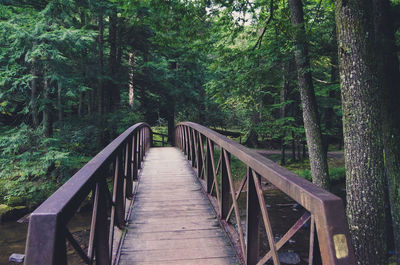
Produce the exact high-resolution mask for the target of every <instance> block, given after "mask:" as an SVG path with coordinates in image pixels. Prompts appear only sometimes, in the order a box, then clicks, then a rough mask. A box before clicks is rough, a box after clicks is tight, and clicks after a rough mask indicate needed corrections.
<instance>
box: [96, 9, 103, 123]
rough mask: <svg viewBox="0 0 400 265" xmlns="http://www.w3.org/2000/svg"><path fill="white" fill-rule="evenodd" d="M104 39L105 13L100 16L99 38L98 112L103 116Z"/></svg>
mask: <svg viewBox="0 0 400 265" xmlns="http://www.w3.org/2000/svg"><path fill="white" fill-rule="evenodd" d="M103 37H104V26H103V13H100V14H99V36H98V47H99V86H98V88H97V112H98V114H99V115H100V116H101V115H103V88H104V80H103V77H104V62H103V57H104V56H103V44H104V43H103V42H104V41H103Z"/></svg>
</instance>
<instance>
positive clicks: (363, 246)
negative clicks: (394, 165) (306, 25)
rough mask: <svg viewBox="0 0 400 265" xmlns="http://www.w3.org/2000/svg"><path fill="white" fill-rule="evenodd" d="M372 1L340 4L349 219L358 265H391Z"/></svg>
mask: <svg viewBox="0 0 400 265" xmlns="http://www.w3.org/2000/svg"><path fill="white" fill-rule="evenodd" d="M373 15H374V5H373V4H372V1H360V0H352V1H343V0H339V1H337V2H336V25H337V36H338V53H339V70H340V77H341V94H342V111H343V133H344V148H345V165H346V191H347V217H348V222H349V228H350V233H351V237H352V241H353V245H354V249H355V254H356V258H357V261H358V264H377V265H379V264H382V265H383V264H387V245H386V237H387V235H386V230H385V200H384V190H385V175H384V174H385V172H384V164H383V159H382V154H383V137H382V129H383V128H382V124H381V118H382V116H381V105H382V103H383V102H382V93H381V92H380V91H381V87H380V79H379V75H378V74H377V73H378V68H377V67H378V66H377V61H378V60H379V59H380V58H378V57H377V56H376V54H375V48H376V46H375V41H376V37H377V35H376V34H375V32H374V24H373V20H372V19H370V18H371V17H373Z"/></svg>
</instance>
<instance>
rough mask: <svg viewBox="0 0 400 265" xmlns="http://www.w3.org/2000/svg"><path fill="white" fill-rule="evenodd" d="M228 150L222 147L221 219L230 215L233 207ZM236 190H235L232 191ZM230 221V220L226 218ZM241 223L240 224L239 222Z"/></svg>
mask: <svg viewBox="0 0 400 265" xmlns="http://www.w3.org/2000/svg"><path fill="white" fill-rule="evenodd" d="M225 152H226V151H225V150H224V149H223V148H222V147H221V155H222V160H221V219H225V218H226V217H227V216H228V213H229V210H230V208H231V195H230V185H229V178H228V167H227V164H228V161H226V159H225V155H224V153H225ZM228 159H230V154H229V153H228ZM232 192H234V191H232ZM226 221H228V220H226ZM238 225H240V224H238Z"/></svg>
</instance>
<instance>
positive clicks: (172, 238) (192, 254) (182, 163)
mask: <svg viewBox="0 0 400 265" xmlns="http://www.w3.org/2000/svg"><path fill="white" fill-rule="evenodd" d="M128 223H129V224H128V226H127V232H126V234H125V238H124V239H123V242H122V247H121V250H120V258H119V264H120V265H127V264H187V265H190V264H238V263H239V262H238V259H237V258H236V252H235V250H234V249H233V247H232V246H231V245H230V242H229V240H228V238H227V237H226V235H225V233H224V231H223V229H222V228H221V227H220V225H219V222H218V218H217V216H216V214H215V212H214V210H213V208H212V206H211V204H210V202H209V200H208V198H207V197H206V195H205V194H204V193H203V192H202V189H201V184H200V183H199V181H198V179H197V177H196V176H195V172H194V171H193V169H192V167H191V165H190V164H189V163H188V162H187V160H186V158H185V157H184V156H183V154H182V153H181V151H180V150H179V149H177V148H174V147H162V148H151V149H150V150H149V152H148V153H147V154H146V158H145V160H144V164H143V170H142V173H141V176H140V181H139V186H138V189H137V193H136V196H135V201H134V204H133V209H132V213H131V216H130V217H129V219H128Z"/></svg>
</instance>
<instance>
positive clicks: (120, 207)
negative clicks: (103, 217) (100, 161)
mask: <svg viewBox="0 0 400 265" xmlns="http://www.w3.org/2000/svg"><path fill="white" fill-rule="evenodd" d="M115 164H116V168H115V173H114V174H115V175H114V178H115V179H114V189H113V191H114V194H113V195H114V196H113V197H114V198H115V200H114V202H115V212H116V214H115V222H116V225H117V226H118V228H120V229H122V228H123V227H124V226H125V198H124V189H123V187H124V175H123V167H122V165H123V164H122V150H120V151H119V152H118V155H117V157H116V160H115Z"/></svg>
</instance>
